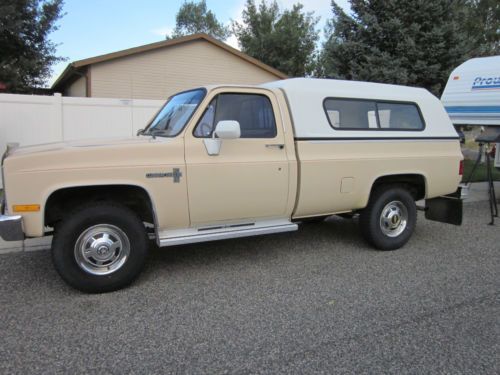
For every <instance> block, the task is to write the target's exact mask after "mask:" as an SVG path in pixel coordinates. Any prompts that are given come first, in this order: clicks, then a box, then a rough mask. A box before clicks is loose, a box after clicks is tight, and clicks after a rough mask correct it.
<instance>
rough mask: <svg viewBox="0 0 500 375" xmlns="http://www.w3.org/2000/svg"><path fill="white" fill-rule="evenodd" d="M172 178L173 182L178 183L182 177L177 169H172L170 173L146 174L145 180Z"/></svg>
mask: <svg viewBox="0 0 500 375" xmlns="http://www.w3.org/2000/svg"><path fill="white" fill-rule="evenodd" d="M164 177H173V178H174V182H180V181H181V177H182V172H181V171H180V169H179V168H174V169H173V170H172V172H152V173H146V178H164Z"/></svg>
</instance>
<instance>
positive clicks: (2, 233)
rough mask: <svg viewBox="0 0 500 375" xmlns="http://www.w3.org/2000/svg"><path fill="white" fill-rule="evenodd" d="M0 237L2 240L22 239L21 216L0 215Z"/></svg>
mask: <svg viewBox="0 0 500 375" xmlns="http://www.w3.org/2000/svg"><path fill="white" fill-rule="evenodd" d="M0 237H1V238H2V239H3V240H4V241H21V240H24V232H23V218H22V216H18V215H16V216H10V215H0Z"/></svg>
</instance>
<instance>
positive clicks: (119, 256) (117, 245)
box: [52, 202, 148, 293]
mask: <svg viewBox="0 0 500 375" xmlns="http://www.w3.org/2000/svg"><path fill="white" fill-rule="evenodd" d="M147 253H148V238H147V234H146V230H145V227H144V225H143V223H142V221H141V220H140V218H139V217H138V216H137V215H136V214H135V213H134V212H133V211H131V210H130V209H128V208H127V207H124V206H122V205H118V204H115V203H109V202H99V203H93V204H91V205H88V206H84V207H81V208H79V209H77V210H75V211H73V212H72V213H71V214H70V215H68V216H67V217H66V218H65V219H64V220H63V221H62V222H61V223H60V224H59V225H58V226H57V227H56V231H55V234H54V239H53V243H52V261H53V263H54V266H55V269H56V270H57V272H58V273H59V275H60V276H61V277H62V278H63V279H64V280H65V281H66V282H67V283H68V284H69V285H71V286H72V287H74V288H76V289H78V290H81V291H84V292H89V293H103V292H111V291H114V290H117V289H121V288H123V287H125V286H127V285H129V284H130V283H131V282H132V281H133V280H135V278H136V277H137V276H138V275H139V273H140V272H141V270H142V268H143V266H144V263H145V260H146V257H147Z"/></svg>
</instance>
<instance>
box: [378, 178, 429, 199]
mask: <svg viewBox="0 0 500 375" xmlns="http://www.w3.org/2000/svg"><path fill="white" fill-rule="evenodd" d="M383 185H407V186H410V193H411V194H412V196H413V198H414V199H415V201H417V200H420V199H423V198H425V196H426V193H427V191H428V186H427V178H426V176H425V175H424V174H423V173H396V174H387V175H381V176H378V177H376V178H375V179H374V180H373V182H372V184H371V187H370V194H369V196H368V199H369V198H370V197H371V196H372V194H373V192H374V191H375V190H376V189H377V188H379V187H380V186H383Z"/></svg>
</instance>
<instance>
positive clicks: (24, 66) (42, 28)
mask: <svg viewBox="0 0 500 375" xmlns="http://www.w3.org/2000/svg"><path fill="white" fill-rule="evenodd" d="M62 6H63V1H62V0H47V1H43V0H15V1H12V0H0V82H3V83H4V84H6V86H7V90H8V91H9V92H14V93H29V92H32V90H33V88H36V87H41V86H43V85H44V84H45V83H46V81H47V78H49V76H50V73H51V66H52V65H53V64H54V63H56V62H58V61H60V60H62V58H60V57H57V56H56V55H55V53H56V46H55V44H54V43H52V42H51V41H50V40H49V39H48V36H49V34H50V33H51V32H52V31H54V30H56V29H57V26H56V21H57V20H58V19H59V18H60V17H61V10H62Z"/></svg>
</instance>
